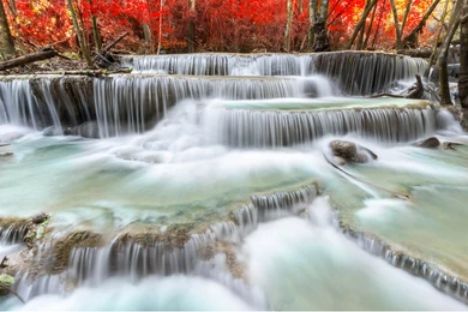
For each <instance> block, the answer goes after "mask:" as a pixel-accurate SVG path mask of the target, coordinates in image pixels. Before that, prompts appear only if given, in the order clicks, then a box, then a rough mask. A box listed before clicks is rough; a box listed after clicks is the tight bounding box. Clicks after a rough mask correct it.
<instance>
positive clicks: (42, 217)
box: [31, 213, 49, 224]
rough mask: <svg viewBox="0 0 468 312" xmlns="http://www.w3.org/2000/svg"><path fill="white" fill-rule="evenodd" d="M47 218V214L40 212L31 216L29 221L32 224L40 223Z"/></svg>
mask: <svg viewBox="0 0 468 312" xmlns="http://www.w3.org/2000/svg"><path fill="white" fill-rule="evenodd" d="M47 220H49V215H48V214H46V213H40V214H38V215H36V216H34V217H32V218H31V222H32V223H34V224H41V223H44V222H46V221H47Z"/></svg>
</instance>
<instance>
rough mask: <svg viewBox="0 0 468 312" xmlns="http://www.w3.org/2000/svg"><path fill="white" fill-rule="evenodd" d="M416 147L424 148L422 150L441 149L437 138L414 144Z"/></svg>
mask: <svg viewBox="0 0 468 312" xmlns="http://www.w3.org/2000/svg"><path fill="white" fill-rule="evenodd" d="M414 146H417V147H422V148H439V146H440V141H439V139H438V138H436V137H430V138H428V139H424V140H422V141H418V142H416V143H414Z"/></svg>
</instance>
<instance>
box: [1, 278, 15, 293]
mask: <svg viewBox="0 0 468 312" xmlns="http://www.w3.org/2000/svg"><path fill="white" fill-rule="evenodd" d="M14 284H15V278H14V277H13V276H11V275H8V274H1V275H0V296H8V295H9V294H10V292H11V289H12V287H13V285H14Z"/></svg>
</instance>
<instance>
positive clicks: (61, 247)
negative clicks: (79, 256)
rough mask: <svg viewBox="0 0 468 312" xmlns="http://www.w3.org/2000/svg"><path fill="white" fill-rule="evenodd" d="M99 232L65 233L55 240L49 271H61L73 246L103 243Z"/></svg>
mask: <svg viewBox="0 0 468 312" xmlns="http://www.w3.org/2000/svg"><path fill="white" fill-rule="evenodd" d="M103 243H104V242H103V237H102V235H101V234H97V233H93V232H90V231H77V232H72V233H69V234H68V235H66V236H65V237H63V238H61V239H59V240H58V241H56V242H55V244H54V247H53V250H52V254H53V263H52V264H51V266H50V268H49V270H50V271H51V273H58V272H62V271H63V270H64V269H66V267H67V266H68V263H69V260H70V254H71V252H72V250H73V249H74V248H96V247H101V246H102V245H103Z"/></svg>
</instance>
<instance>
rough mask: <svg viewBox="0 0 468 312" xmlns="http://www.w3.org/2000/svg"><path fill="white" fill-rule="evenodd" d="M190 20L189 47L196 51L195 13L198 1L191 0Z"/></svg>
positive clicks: (190, 50)
mask: <svg viewBox="0 0 468 312" xmlns="http://www.w3.org/2000/svg"><path fill="white" fill-rule="evenodd" d="M189 7H190V8H189V9H190V22H189V27H188V49H189V52H191V53H193V52H194V51H195V15H196V12H197V1H196V0H189Z"/></svg>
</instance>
